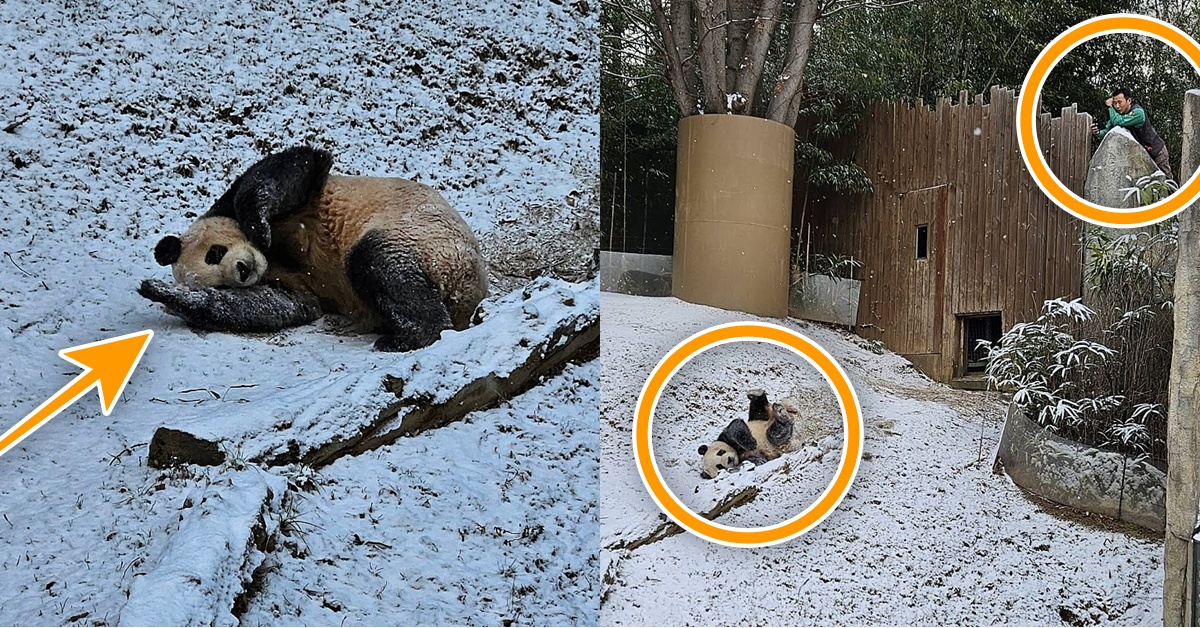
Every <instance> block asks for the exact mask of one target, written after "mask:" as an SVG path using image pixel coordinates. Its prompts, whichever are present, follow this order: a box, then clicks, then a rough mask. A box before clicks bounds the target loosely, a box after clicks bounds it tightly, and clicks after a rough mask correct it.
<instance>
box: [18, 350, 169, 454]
mask: <svg viewBox="0 0 1200 628" xmlns="http://www.w3.org/2000/svg"><path fill="white" fill-rule="evenodd" d="M153 337H154V332H153V331H151V330H149V329H147V330H145V331H139V332H137V333H133V334H126V335H124V336H117V337H116V338H109V339H108V340H101V341H99V342H93V343H89V344H86V345H79V346H78V347H71V348H70V349H63V350H62V351H59V352H58V355H59V357H61V358H62V359H64V360H67V361H68V362H73V363H75V364H76V365H78V366H81V367H83V372H82V373H80V374H79V377H76V378H75V379H74V380H72V381H71V383H70V384H67V385H66V386H63V387H62V389H61V390H59V391H58V392H57V393H55V394H54V396H53V397H50V398H49V399H47V400H46V403H43V404H42V405H40V406H38V409H37V410H34V411H33V413H32V414H30V415H29V416H27V417H25V418H23V419H21V420H20V421H19V422H18V423H17V424H16V425H14V426H12V429H10V430H8V431H7V432H5V433H4V435H3V436H0V456H3V455H4V454H6V453H8V450H10V449H12V448H13V447H16V446H17V443H20V442H21V441H22V440H24V439H25V437H26V436H29V435H30V434H32V433H33V432H34V430H36V429H37V428H39V427H41V426H42V424H43V423H45V422H46V421H49V420H50V419H53V418H54V417H55V415H57V414H58V413H59V412H62V411H63V409H65V408H66V407H67V406H69V405H71V404H73V403H75V402H76V401H77V400H78V399H79V398H80V397H82V396H83V394H84V393H86V392H87V391H88V390H90V389H91V388H92V387H93V386H96V387H98V388H99V390H100V410H101V411H102V412H103V413H104V416H108V415H109V413H111V412H112V409H113V406H114V405H116V403H117V397H120V396H121V391H122V390H125V384H128V383H129V376H130V375H132V374H133V369H134V368H135V367H137V363H138V361H139V360H141V359H142V354H143V353H145V352H146V347H147V346H148V345H149V344H150V339H151V338H153Z"/></svg>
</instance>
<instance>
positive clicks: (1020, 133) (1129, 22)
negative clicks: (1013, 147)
mask: <svg viewBox="0 0 1200 628" xmlns="http://www.w3.org/2000/svg"><path fill="white" fill-rule="evenodd" d="M1114 33H1134V34H1138V35H1145V36H1149V37H1153V38H1155V39H1158V40H1160V41H1163V42H1164V43H1167V44H1169V45H1171V46H1172V47H1173V48H1175V50H1177V51H1178V52H1179V53H1180V54H1181V55H1183V56H1184V58H1186V59H1187V60H1188V61H1189V62H1190V63H1191V64H1192V67H1193V68H1194V69H1196V71H1197V73H1200V45H1197V43H1196V42H1195V40H1193V39H1192V38H1191V37H1190V36H1188V34H1187V33H1184V32H1183V31H1181V30H1179V29H1178V28H1176V27H1175V26H1172V25H1171V24H1168V23H1166V22H1163V21H1161V20H1157V19H1155V18H1152V17H1148V16H1145V15H1137V14H1133V13H1114V14H1110V15H1102V16H1099V17H1095V18H1092V19H1090V20H1085V21H1083V22H1080V23H1078V24H1076V25H1075V26H1072V27H1071V28H1068V29H1067V30H1066V31H1064V32H1063V33H1062V34H1060V35H1059V36H1058V37H1056V38H1055V39H1054V41H1052V42H1050V45H1048V46H1046V48H1045V49H1043V50H1042V52H1041V54H1039V55H1038V57H1037V60H1036V61H1034V62H1033V66H1032V67H1030V68H1029V74H1027V75H1026V76H1025V82H1024V83H1022V84H1021V95H1020V97H1019V99H1018V101H1017V141H1018V144H1019V145H1020V149H1021V158H1022V159H1023V160H1024V161H1025V167H1026V169H1028V170H1029V173H1030V174H1032V175H1033V179H1034V181H1035V182H1036V183H1037V184H1038V187H1039V188H1041V190H1042V192H1043V193H1044V194H1046V196H1048V197H1050V200H1052V201H1054V203H1055V204H1056V205H1058V206H1059V207H1061V208H1062V209H1064V210H1066V211H1067V212H1069V213H1071V214H1073V215H1075V216H1076V217H1078V218H1081V219H1083V220H1086V221H1088V222H1090V223H1093V224H1096V225H1100V226H1103V227H1116V228H1126V229H1127V228H1132V227H1143V226H1146V225H1150V224H1153V223H1156V222H1158V221H1160V220H1165V219H1167V218H1170V217H1171V216H1174V215H1175V214H1177V213H1179V212H1180V211H1182V210H1183V209H1185V208H1187V207H1188V206H1190V205H1191V204H1192V203H1194V202H1195V201H1196V199H1198V198H1200V171H1198V172H1197V173H1194V174H1193V175H1192V176H1191V178H1190V179H1188V181H1187V184H1186V185H1184V187H1183V188H1181V189H1180V190H1179V191H1178V192H1176V193H1175V194H1172V195H1171V196H1169V197H1167V198H1165V199H1163V200H1161V201H1158V202H1157V203H1154V204H1152V205H1148V206H1146V207H1143V208H1140V209H1138V210H1136V211H1114V210H1113V209H1112V208H1106V207H1104V206H1101V205H1096V204H1095V203H1092V202H1090V201H1087V200H1085V199H1083V198H1081V197H1080V196H1078V195H1077V194H1075V193H1074V192H1072V191H1071V190H1069V189H1067V187H1066V186H1064V185H1063V184H1062V181H1060V180H1059V179H1058V176H1057V175H1055V174H1054V172H1053V171H1051V170H1050V167H1049V165H1048V164H1047V163H1046V157H1045V155H1043V154H1042V146H1041V142H1040V141H1039V140H1038V137H1037V132H1036V129H1037V110H1036V108H1035V104H1036V103H1037V101H1038V96H1039V95H1040V94H1041V91H1042V87H1043V86H1044V85H1045V83H1046V79H1047V78H1048V77H1049V75H1050V71H1051V70H1052V69H1053V68H1054V66H1055V65H1057V64H1058V62H1059V61H1060V60H1061V59H1062V58H1063V57H1064V56H1066V55H1067V53H1069V52H1071V50H1073V49H1074V48H1075V47H1076V46H1078V45H1080V44H1082V43H1083V42H1084V41H1087V40H1088V39H1091V38H1093V37H1099V36H1101V35H1109V34H1114ZM1031 85H1033V86H1035V89H1030V86H1031Z"/></svg>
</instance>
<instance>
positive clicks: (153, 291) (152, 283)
mask: <svg viewBox="0 0 1200 628" xmlns="http://www.w3.org/2000/svg"><path fill="white" fill-rule="evenodd" d="M175 291H176V288H175V286H172V285H170V284H168V283H167V282H165V281H163V280H161V279H145V280H142V285H140V286H138V289H137V293H138V294H140V295H142V296H143V297H146V298H147V299H150V300H151V301H154V302H155V303H166V302H167V301H168V300H169V299H170V298H171V295H172V294H174V292H175Z"/></svg>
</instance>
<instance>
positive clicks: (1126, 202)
mask: <svg viewBox="0 0 1200 628" xmlns="http://www.w3.org/2000/svg"><path fill="white" fill-rule="evenodd" d="M1155 172H1158V166H1156V165H1154V160H1153V159H1150V154H1149V153H1147V152H1146V149H1145V148H1142V145H1141V144H1138V142H1137V140H1135V139H1133V134H1131V133H1130V132H1129V131H1128V130H1126V129H1123V128H1121V127H1116V128H1114V129H1113V130H1111V131H1109V132H1108V133H1107V134H1106V135H1105V136H1104V139H1103V140H1101V142H1100V147H1099V148H1097V149H1096V154H1095V155H1092V160H1091V162H1089V163H1088V175H1087V180H1086V181H1085V182H1084V184H1083V198H1085V199H1087V200H1089V201H1091V202H1093V203H1095V204H1097V205H1102V206H1104V207H1114V208H1133V207H1138V206H1140V205H1141V200H1140V199H1139V198H1138V196H1137V195H1136V194H1135V195H1133V196H1131V197H1129V198H1128V199H1126V198H1125V194H1126V193H1125V192H1122V191H1121V188H1128V187H1131V186H1132V185H1133V182H1134V181H1137V180H1138V179H1140V178H1141V177H1144V176H1146V175H1149V174H1154V173H1155Z"/></svg>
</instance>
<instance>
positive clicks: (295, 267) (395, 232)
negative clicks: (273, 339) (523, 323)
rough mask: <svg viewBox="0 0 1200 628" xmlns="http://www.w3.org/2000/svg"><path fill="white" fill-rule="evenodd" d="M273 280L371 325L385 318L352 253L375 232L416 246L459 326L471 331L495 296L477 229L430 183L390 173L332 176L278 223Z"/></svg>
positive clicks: (271, 257)
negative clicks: (354, 271) (358, 275)
mask: <svg viewBox="0 0 1200 628" xmlns="http://www.w3.org/2000/svg"><path fill="white" fill-rule="evenodd" d="M271 230H272V233H273V241H272V244H271V248H270V250H268V252H267V262H268V263H267V271H266V274H265V275H264V279H266V280H279V281H281V282H283V283H284V284H286V285H288V286H290V287H292V288H293V289H295V290H298V291H301V292H305V293H308V294H312V295H314V296H316V297H317V298H318V299H320V301H321V305H322V309H326V310H331V311H336V312H338V313H341V314H345V315H346V316H349V317H351V318H352V319H354V320H355V321H356V322H357V323H359V325H360V326H361V327H362V328H363V329H364V331H375V330H377V329H378V328H379V326H380V325H381V324H382V321H381V320H380V318H379V316H378V314H377V313H376V312H374V311H373V310H372V309H371V308H369V307H367V306H366V305H364V304H363V302H362V300H361V299H359V298H358V296H356V295H355V292H354V289H353V287H352V286H351V283H350V278H349V276H348V275H347V273H346V261H347V256H348V255H349V254H350V252H351V250H352V249H353V248H354V246H355V245H356V244H357V243H358V242H359V241H360V240H361V239H362V237H363V235H364V234H365V233H367V232H369V231H372V230H379V231H382V232H384V233H386V234H387V236H388V237H387V243H388V246H391V247H397V248H403V249H404V250H406V251H408V252H411V253H412V254H413V255H414V256H415V257H416V258H417V263H418V264H419V265H420V267H421V269H422V270H424V271H425V273H426V275H428V277H429V279H430V281H432V282H433V283H434V285H436V286H437V288H438V291H439V292H440V293H441V294H442V296H443V302H444V303H445V305H446V309H447V310H448V311H449V312H450V319H451V321H452V322H453V324H454V328H455V329H465V328H466V327H467V326H468V325H469V324H470V320H471V315H472V314H473V313H474V312H475V308H476V306H477V305H479V302H480V301H482V300H483V298H484V297H485V296H487V268H486V265H485V263H484V260H483V256H482V255H481V254H480V252H479V243H478V242H477V241H476V239H475V236H474V234H473V233H472V232H471V229H470V227H468V226H467V224H466V222H465V221H463V219H462V217H461V216H460V215H459V214H458V212H456V211H455V210H454V209H453V208H452V207H450V205H449V204H448V203H447V202H446V201H445V199H443V198H442V196H441V195H440V194H438V193H437V192H436V191H435V190H433V189H432V188H430V187H429V186H427V185H424V184H421V183H417V182H414V181H408V180H405V179H397V178H387V177H345V176H337V175H330V176H329V178H328V180H327V181H326V183H325V187H324V189H323V190H322V191H321V193H320V195H319V196H318V197H317V198H316V199H314V200H313V201H312V202H310V203H308V204H307V205H305V206H304V207H302V208H301V209H300V210H299V211H297V212H295V213H294V214H291V215H288V216H286V217H283V218H280V219H278V220H276V221H275V222H273V223H272V224H271Z"/></svg>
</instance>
